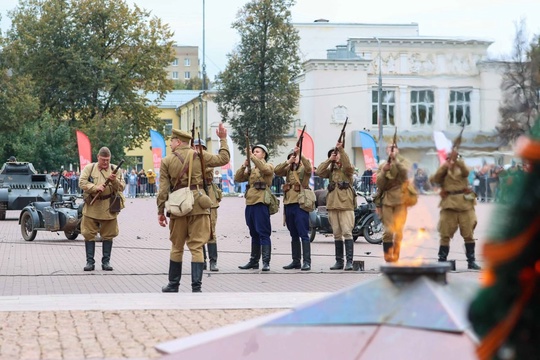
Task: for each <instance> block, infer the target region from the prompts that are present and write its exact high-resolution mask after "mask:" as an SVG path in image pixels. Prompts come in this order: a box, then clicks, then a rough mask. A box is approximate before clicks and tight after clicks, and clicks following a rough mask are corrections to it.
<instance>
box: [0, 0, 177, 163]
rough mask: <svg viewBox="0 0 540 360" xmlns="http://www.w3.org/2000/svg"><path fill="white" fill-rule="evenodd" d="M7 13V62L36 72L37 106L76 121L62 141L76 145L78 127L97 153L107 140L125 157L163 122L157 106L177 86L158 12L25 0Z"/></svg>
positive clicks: (108, 0)
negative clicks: (168, 70) (170, 71)
mask: <svg viewBox="0 0 540 360" xmlns="http://www.w3.org/2000/svg"><path fill="white" fill-rule="evenodd" d="M9 16H10V17H11V20H12V27H11V29H9V30H8V32H7V36H6V38H4V39H3V43H2V46H3V51H2V55H1V57H2V62H3V64H4V66H6V67H8V68H9V69H11V71H12V73H13V75H14V76H27V77H29V78H30V79H32V81H33V83H34V84H35V94H36V96H37V97H38V99H39V109H40V113H41V114H48V115H50V117H51V118H52V119H56V121H57V126H61V125H63V123H66V124H67V125H68V126H69V128H71V131H70V132H69V134H68V136H69V138H68V139H65V141H67V142H68V143H71V144H75V146H76V140H75V131H74V130H75V129H81V130H83V131H85V132H87V133H88V135H89V137H90V140H91V142H92V145H93V146H92V149H93V152H94V153H96V152H97V150H98V149H99V146H98V144H105V145H107V146H109V147H111V150H112V151H114V153H115V154H116V155H118V156H123V154H124V151H125V149H126V148H128V149H130V148H135V147H138V146H140V145H141V144H142V142H143V141H145V140H147V139H148V133H149V129H151V128H158V127H160V120H159V117H158V113H159V110H158V108H157V107H156V106H155V105H156V104H157V103H158V102H160V101H161V100H162V99H163V98H164V96H165V94H166V93H167V92H168V91H170V90H171V89H172V82H171V81H170V80H168V79H167V74H166V71H165V67H166V66H167V65H168V64H169V63H170V62H171V61H172V60H173V59H174V56H173V50H172V41H171V40H170V39H171V37H172V32H171V31H170V30H169V26H168V25H165V24H162V22H161V20H160V19H158V18H155V17H152V18H150V13H149V12H148V11H146V10H143V9H141V8H139V7H137V6H136V5H135V6H134V8H133V9H132V8H130V7H129V6H128V5H127V4H126V2H125V1H122V0H78V1H69V0H21V1H20V2H19V5H18V7H16V8H15V9H14V10H13V11H11V12H10V13H9ZM149 93H153V94H157V97H155V100H153V101H150V100H148V94H149ZM41 118H43V116H41ZM74 160H75V159H74Z"/></svg>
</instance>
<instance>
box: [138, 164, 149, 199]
mask: <svg viewBox="0 0 540 360" xmlns="http://www.w3.org/2000/svg"><path fill="white" fill-rule="evenodd" d="M137 177H138V178H139V181H138V184H139V189H138V190H139V196H140V197H144V196H146V193H147V191H146V187H147V186H148V178H147V177H146V173H145V171H144V169H141V171H139V173H138V174H137Z"/></svg>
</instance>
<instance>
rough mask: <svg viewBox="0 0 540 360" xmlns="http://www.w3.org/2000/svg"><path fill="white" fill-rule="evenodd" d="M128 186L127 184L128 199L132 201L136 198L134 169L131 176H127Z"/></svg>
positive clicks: (135, 174) (136, 180) (136, 179)
mask: <svg viewBox="0 0 540 360" xmlns="http://www.w3.org/2000/svg"><path fill="white" fill-rule="evenodd" d="M128 181H129V182H128V184H129V197H130V198H132V199H135V197H137V182H138V177H137V171H136V170H135V169H131V174H129V176H128Z"/></svg>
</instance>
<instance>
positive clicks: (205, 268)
mask: <svg viewBox="0 0 540 360" xmlns="http://www.w3.org/2000/svg"><path fill="white" fill-rule="evenodd" d="M202 252H203V256H204V263H203V264H204V266H203V269H204V270H207V267H206V260H207V259H208V257H207V256H206V245H203V247H202Z"/></svg>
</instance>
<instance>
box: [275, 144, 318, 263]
mask: <svg viewBox="0 0 540 360" xmlns="http://www.w3.org/2000/svg"><path fill="white" fill-rule="evenodd" d="M299 150H300V148H299V147H298V146H297V147H295V148H294V149H292V150H291V151H290V152H289V154H288V156H287V160H286V161H285V162H283V163H281V164H279V165H278V166H276V168H275V170H274V173H275V174H276V175H277V176H285V177H286V178H285V184H284V185H283V192H284V193H285V195H284V199H283V204H284V205H285V222H286V224H287V229H288V230H289V233H290V235H291V253H292V262H291V263H290V264H289V265H286V266H284V267H283V268H284V269H285V270H290V269H301V270H303V271H307V270H311V243H310V242H309V235H308V232H309V213H308V212H307V211H305V210H302V209H301V208H300V205H298V194H299V193H300V190H301V189H302V188H304V189H305V188H308V187H309V178H310V177H311V171H312V168H311V163H310V162H309V160H308V159H307V158H305V157H304V156H302V159H301V161H300V158H299V157H297V156H296V155H295V154H298V151H299ZM300 240H301V241H302V242H301V245H300ZM302 255H303V258H304V263H303V264H301V263H300V259H301V258H302Z"/></svg>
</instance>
